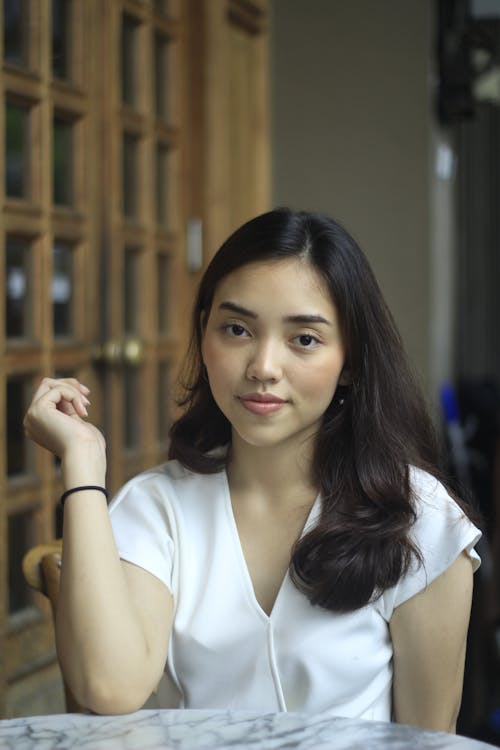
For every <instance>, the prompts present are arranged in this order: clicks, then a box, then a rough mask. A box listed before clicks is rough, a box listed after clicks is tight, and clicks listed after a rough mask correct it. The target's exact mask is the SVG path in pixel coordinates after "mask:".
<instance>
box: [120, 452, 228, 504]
mask: <svg viewBox="0 0 500 750" xmlns="http://www.w3.org/2000/svg"><path fill="white" fill-rule="evenodd" d="M222 473H223V471H221V472H218V473H217V474H200V473H197V472H195V471H192V470H191V469H189V468H187V467H186V466H184V465H183V464H181V463H180V462H179V461H177V460H176V459H173V460H170V461H166V462H164V463H161V464H158V465H157V466H153V467H151V468H150V469H146V470H145V471H142V472H141V473H140V474H137V475H135V476H134V477H132V478H131V479H129V480H128V482H126V483H125V484H124V485H123V487H122V488H121V489H120V490H119V492H118V493H117V495H116V496H115V498H114V500H113V503H112V505H115V504H116V503H117V502H120V500H121V499H122V498H123V497H125V496H131V495H133V496H135V497H137V496H138V495H147V496H148V497H151V496H157V497H162V498H166V497H169V498H170V499H173V498H174V497H179V496H180V497H185V496H187V495H189V494H194V495H197V494H198V492H197V491H198V490H199V489H200V487H201V486H202V487H203V488H204V489H205V491H206V490H207V489H208V487H209V486H210V485H214V484H217V483H218V482H220V475H221V474H222Z"/></svg>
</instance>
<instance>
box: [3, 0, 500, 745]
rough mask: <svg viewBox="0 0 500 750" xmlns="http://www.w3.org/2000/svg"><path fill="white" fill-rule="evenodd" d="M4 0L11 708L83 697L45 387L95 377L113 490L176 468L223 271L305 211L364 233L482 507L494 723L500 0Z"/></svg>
mask: <svg viewBox="0 0 500 750" xmlns="http://www.w3.org/2000/svg"><path fill="white" fill-rule="evenodd" d="M0 7H1V8H2V34H1V37H0V45H1V47H0V51H1V57H2V61H3V62H2V72H1V78H0V94H1V96H2V108H1V111H0V136H1V142H2V144H3V148H2V149H1V151H0V171H1V172H2V179H1V181H0V201H1V211H2V223H1V226H0V253H1V261H0V282H1V283H2V284H3V285H4V288H5V297H4V299H5V304H4V305H2V306H1V307H0V337H1V345H2V357H1V360H0V379H1V388H0V413H1V414H2V415H3V421H2V427H1V430H0V440H1V450H0V482H1V485H2V486H1V493H0V509H1V510H0V534H1V545H0V715H2V716H4V717H11V716H19V715H28V714H29V715H31V714H35V713H49V712H57V711H62V710H64V702H63V694H62V687H61V680H60V675H59V671H58V667H57V663H56V659H55V650H54V642H53V629H52V622H51V615H50V609H49V607H48V604H47V602H46V601H44V600H43V598H42V597H41V596H40V595H38V594H34V593H32V592H31V590H30V589H28V587H27V586H26V584H25V582H24V579H23V575H22V572H21V560H22V557H23V555H24V553H25V552H26V550H28V549H29V548H30V547H32V546H33V545H35V544H37V543H40V542H44V541H48V540H50V539H52V538H54V537H56V536H58V535H60V525H61V519H60V515H59V511H58V508H57V499H58V497H59V495H60V491H61V487H60V477H59V471H58V465H57V461H54V460H53V459H52V458H51V457H50V456H48V455H46V454H45V453H43V452H41V451H40V452H39V451H37V450H34V449H33V447H32V446H30V445H29V444H27V442H26V441H25V439H24V436H23V432H22V416H23V413H24V411H25V409H26V406H27V404H28V402H29V399H30V395H31V393H32V391H33V387H34V384H35V383H37V381H38V380H39V379H40V378H41V377H42V376H43V375H44V374H47V373H56V374H57V375H64V376H68V375H72V376H77V377H78V378H80V379H81V380H82V381H83V382H85V383H87V384H88V385H89V386H90V387H91V388H92V418H93V420H94V421H95V422H96V423H97V424H99V425H100V426H102V428H103V430H104V431H105V433H106V435H107V439H108V446H109V481H108V483H109V486H110V488H111V490H112V491H114V490H116V489H117V488H118V487H119V486H120V485H121V484H122V483H123V482H124V481H125V480H126V479H127V478H129V477H130V476H131V475H133V474H135V473H137V472H138V471H140V470H142V469H143V468H145V467H147V466H151V465H152V464H155V463H158V462H160V461H161V460H162V459H163V457H164V455H165V450H166V444H167V434H168V427H169V423H170V421H171V419H172V416H173V414H174V413H175V412H174V404H173V399H174V396H175V374H176V371H177V368H178V366H179V363H180V361H181V359H182V354H183V352H184V349H185V344H186V337H187V332H188V330H189V310H190V306H191V302H192V299H193V294H194V290H195V288H196V284H197V281H198V280H199V277H200V273H201V272H202V270H203V268H204V266H205V265H206V263H207V261H208V259H209V258H210V257H211V255H212V254H213V253H214V252H215V251H216V249H217V247H218V246H219V244H220V243H221V242H222V241H223V240H224V239H225V237H226V236H227V235H228V233H229V232H230V231H231V230H233V229H234V228H236V226H238V225H239V224H241V223H242V222H243V221H245V220H246V219H248V218H250V217H251V216H253V215H255V214H257V213H259V212H261V211H264V210H267V209H268V208H271V207H273V206H276V205H289V206H291V207H293V208H307V209H313V210H320V211H325V212H327V213H329V214H331V215H332V216H334V217H335V218H337V219H338V220H340V221H341V222H342V223H343V224H344V225H345V226H346V227H347V228H348V229H349V230H350V231H351V233H352V234H353V235H354V236H355V238H356V239H357V240H358V241H359V243H360V244H361V246H362V247H363V249H364V250H365V252H366V254H367V256H368V258H369V260H370V262H371V264H372V266H373V268H374V270H375V273H376V275H377V278H378V279H379V282H380V285H381V287H382V290H383V292H384V294H385V296H386V298H387V301H388V303H389V306H390V308H391V310H392V312H393V314H394V316H395V318H396V320H397V323H398V325H399V327H400V330H401V333H402V335H403V339H404V341H405V344H406V348H407V351H408V353H409V356H410V358H411V360H412V363H413V365H414V368H415V370H416V372H417V374H418V376H419V378H420V380H421V382H422V385H423V388H424V391H425V393H426V395H427V397H428V399H429V403H430V405H431V408H432V409H433V412H434V415H435V418H436V424H437V425H438V427H439V429H440V430H441V431H442V434H443V438H444V441H445V446H446V448H447V453H446V460H447V462H448V465H449V468H450V471H451V472H452V474H453V476H454V477H456V479H457V480H459V481H461V483H462V486H464V485H465V486H466V487H467V488H468V490H469V492H470V494H471V496H472V497H473V498H474V499H475V501H476V503H477V505H478V506H479V507H480V509H481V512H482V513H483V517H484V519H485V528H486V530H487V535H486V542H485V544H484V548H483V550H482V553H483V557H484V559H485V564H483V567H482V572H481V575H480V576H477V580H476V583H477V585H476V594H475V602H474V612H473V622H472V627H471V634H470V645H469V659H468V665H467V675H466V685H465V693H464V704H463V709H462V716H461V729H462V731H463V732H464V733H469V734H471V735H475V736H482V737H484V738H486V737H487V738H488V739H489V740H490V741H494V740H495V739H496V727H497V721H499V720H498V716H497V708H498V707H500V698H499V690H498V686H497V682H500V680H499V678H498V676H499V675H500V669H499V661H498V655H497V645H496V639H497V620H498V615H499V608H498V598H499V596H498V593H499V592H498V583H497V580H498V576H497V572H496V571H497V567H498V564H497V559H498V557H499V556H498V554H497V547H498V546H499V545H498V533H497V528H496V516H497V513H496V508H497V506H498V505H499V503H500V460H499V458H498V456H499V411H500V407H499V404H500V396H499V387H500V386H499V383H500V349H499V345H498V341H499V336H498V328H499V321H500V302H499V294H498V290H497V286H498V283H499V280H500V273H499V272H500V220H499V210H498V208H499V203H500V115H499V107H500V0H378V1H377V2H376V3H374V2H372V0H0ZM499 725H500V721H499Z"/></svg>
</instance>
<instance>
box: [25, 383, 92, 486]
mask: <svg viewBox="0 0 500 750" xmlns="http://www.w3.org/2000/svg"><path fill="white" fill-rule="evenodd" d="M88 394H89V389H88V388H87V387H86V386H85V385H82V383H80V382H79V381H78V380H76V379H75V378H61V379H54V378H44V379H43V380H42V382H41V384H40V386H39V387H38V389H37V391H36V392H35V395H34V396H33V400H32V402H31V404H30V407H29V409H28V411H27V412H26V416H25V418H24V430H25V433H26V436H27V437H29V438H30V439H31V440H33V441H34V442H35V443H37V444H38V445H41V446H42V447H43V448H47V450H49V451H51V452H52V453H54V454H55V455H56V456H59V457H60V458H61V460H62V461H63V469H64V463H65V462H68V461H70V462H71V463H73V464H74V463H75V462H76V463H78V464H80V463H83V464H86V463H88V462H89V461H90V462H92V464H93V465H92V466H87V470H88V472H89V474H90V473H91V474H92V475H95V476H96V478H97V477H98V476H100V477H102V479H101V480H100V481H102V480H103V478H104V473H105V467H106V458H105V455H106V446H105V441H104V437H103V435H102V433H101V432H100V431H99V430H98V429H97V427H95V426H94V425H92V424H91V423H90V422H87V421H86V420H85V417H87V416H88V412H87V406H88V405H89V404H90V401H89V400H88V398H87V396H88ZM82 468H83V467H82Z"/></svg>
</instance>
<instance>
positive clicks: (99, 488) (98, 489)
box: [61, 484, 109, 508]
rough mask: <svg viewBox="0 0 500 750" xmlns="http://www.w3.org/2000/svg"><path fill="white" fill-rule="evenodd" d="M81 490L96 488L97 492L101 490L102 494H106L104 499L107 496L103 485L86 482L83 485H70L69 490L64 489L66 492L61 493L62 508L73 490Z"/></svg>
mask: <svg viewBox="0 0 500 750" xmlns="http://www.w3.org/2000/svg"><path fill="white" fill-rule="evenodd" d="M82 490H96V491H97V492H102V494H103V495H105V496H106V500H107V499H108V497H109V494H108V491H107V489H105V488H104V487H99V486H98V485H95V484H86V485H84V486H83V487H72V488H71V489H70V490H66V492H63V494H62V495H61V505H62V506H63V508H64V503H65V502H66V498H67V497H68V495H72V494H73V492H81V491H82Z"/></svg>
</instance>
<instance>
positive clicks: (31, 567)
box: [22, 539, 84, 713]
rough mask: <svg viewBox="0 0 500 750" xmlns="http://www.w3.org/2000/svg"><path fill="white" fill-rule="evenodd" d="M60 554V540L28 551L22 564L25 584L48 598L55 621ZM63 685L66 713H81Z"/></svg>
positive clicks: (79, 707) (69, 691)
mask: <svg viewBox="0 0 500 750" xmlns="http://www.w3.org/2000/svg"><path fill="white" fill-rule="evenodd" d="M61 553H62V539H55V540H54V541H52V542H49V543H48V544H39V545H37V546H36V547H33V548H32V549H30V550H28V552H27V553H26V554H25V555H24V558H23V562H22V569H23V575H24V578H25V580H26V583H27V584H28V585H29V586H31V588H33V589H35V590H36V591H39V592H40V593H41V594H43V595H44V596H46V597H47V598H48V600H49V601H50V606H51V609H52V617H53V619H55V615H56V610H57V600H58V597H59V581H60V577H61ZM63 684H64V697H65V702H66V711H67V712H68V713H83V712H84V709H83V708H82V707H81V706H80V705H79V703H77V701H76V700H75V698H74V697H73V695H72V693H71V690H70V689H69V688H68V686H67V685H66V683H65V682H64V680H63Z"/></svg>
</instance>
